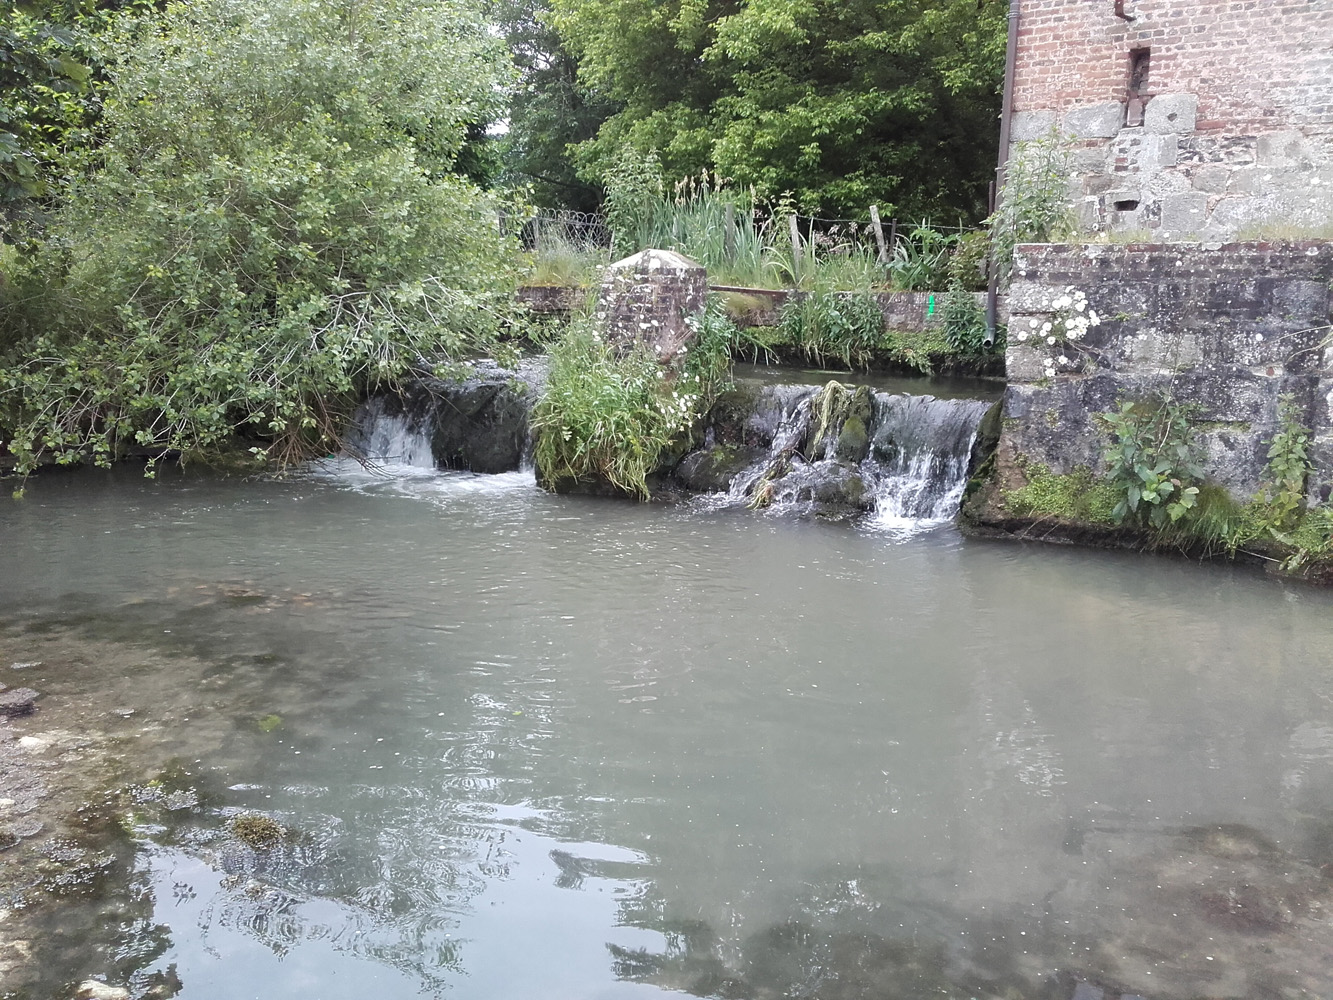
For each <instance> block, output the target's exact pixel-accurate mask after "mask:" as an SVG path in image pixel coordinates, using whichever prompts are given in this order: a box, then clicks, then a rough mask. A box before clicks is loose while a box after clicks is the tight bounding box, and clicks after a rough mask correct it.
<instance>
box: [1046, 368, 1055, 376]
mask: <svg viewBox="0 0 1333 1000" xmlns="http://www.w3.org/2000/svg"><path fill="white" fill-rule="evenodd" d="M1046 377H1047V378H1055V369H1054V368H1047V369H1046Z"/></svg>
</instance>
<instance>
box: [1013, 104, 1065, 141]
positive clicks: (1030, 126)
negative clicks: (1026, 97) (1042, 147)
mask: <svg viewBox="0 0 1333 1000" xmlns="http://www.w3.org/2000/svg"><path fill="white" fill-rule="evenodd" d="M1053 128H1055V112H1054V111H1015V112H1014V115H1013V117H1012V118H1010V119H1009V138H1010V140H1011V141H1013V142H1030V141H1031V140H1033V139H1040V138H1042V137H1044V136H1045V135H1047V134H1048V133H1049V132H1050V131H1051V129H1053Z"/></svg>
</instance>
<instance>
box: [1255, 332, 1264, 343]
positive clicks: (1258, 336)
mask: <svg viewBox="0 0 1333 1000" xmlns="http://www.w3.org/2000/svg"><path fill="white" fill-rule="evenodd" d="M1263 339H1264V335H1263V334H1262V333H1256V334H1255V335H1254V342H1255V343H1256V344H1258V343H1261V342H1262V341H1263Z"/></svg>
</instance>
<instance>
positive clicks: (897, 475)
mask: <svg viewBox="0 0 1333 1000" xmlns="http://www.w3.org/2000/svg"><path fill="white" fill-rule="evenodd" d="M851 391H852V390H850V388H849V387H846V386H841V385H838V384H836V383H832V384H830V385H829V386H826V387H824V388H823V389H817V388H815V387H812V386H791V385H771V386H766V387H764V388H763V389H762V390H761V391H760V392H759V393H758V396H757V397H756V398H755V400H754V403H753V410H752V412H751V413H750V415H749V416H748V418H747V419H746V421H745V427H744V431H743V437H744V441H745V443H746V444H757V445H759V446H760V447H762V448H763V449H764V451H763V454H762V455H761V456H760V457H759V458H758V460H757V461H752V462H750V464H748V465H747V466H746V467H745V468H743V469H742V470H740V471H739V472H738V473H737V474H736V475H735V476H734V477H733V478H732V479H731V481H730V485H729V488H728V489H727V491H726V493H725V494H724V496H725V502H727V503H729V504H736V503H747V504H749V505H751V506H768V505H770V504H771V505H774V506H777V507H781V508H796V509H801V510H809V511H813V512H814V513H817V514H820V515H822V516H834V517H846V516H848V515H849V514H853V513H857V512H865V513H868V514H869V515H870V516H869V518H868V519H867V523H868V524H869V526H871V527H874V528H881V529H885V530H889V531H892V532H894V533H897V534H904V533H906V534H911V533H914V532H916V531H918V530H922V529H928V528H931V527H934V526H935V525H937V524H940V523H943V522H946V521H949V520H952V519H953V518H954V517H955V516H956V515H957V513H958V507H959V504H960V503H961V501H962V498H963V492H964V490H965V488H966V485H967V476H968V473H969V471H970V468H969V466H970V464H971V459H972V451H973V446H974V444H975V442H976V438H977V431H978V428H979V426H980V424H981V422H982V419H983V418H984V417H985V415H986V413H987V411H988V410H989V409H990V407H991V406H992V405H993V404H992V403H991V402H989V401H986V400H977V399H937V398H935V397H933V396H925V395H920V396H917V395H897V394H889V393H882V392H881V393H874V394H873V396H868V397H867V396H863V397H861V398H862V401H863V403H862V405H863V407H864V406H866V405H867V401H868V410H867V409H863V410H862V413H863V415H864V416H865V417H866V419H865V420H864V423H865V424H868V426H866V427H864V428H863V432H864V436H863V437H862V439H861V444H860V446H859V448H858V447H857V446H855V445H852V446H850V447H849V446H848V444H847V443H846V441H845V435H842V434H840V430H841V428H842V427H843V426H844V425H845V423H846V415H845V414H844V415H842V416H841V417H838V418H834V422H833V425H832V426H825V425H827V424H828V423H829V420H830V416H829V413H830V404H831V403H832V402H833V401H834V399H833V398H831V397H829V396H826V395H822V394H827V393H835V394H840V395H839V396H838V397H837V398H841V399H842V400H843V402H844V403H845V402H847V401H848V400H849V399H850V396H851ZM834 408H835V409H836V407H834ZM817 424H818V425H819V427H820V429H819V430H817V429H816V425H817ZM816 439H818V440H816ZM715 446H716V442H710V447H715Z"/></svg>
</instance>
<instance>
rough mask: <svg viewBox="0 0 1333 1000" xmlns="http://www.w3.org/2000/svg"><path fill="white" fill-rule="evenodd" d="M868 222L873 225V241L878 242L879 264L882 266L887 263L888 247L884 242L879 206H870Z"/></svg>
mask: <svg viewBox="0 0 1333 1000" xmlns="http://www.w3.org/2000/svg"><path fill="white" fill-rule="evenodd" d="M870 223H871V225H873V226H874V227H875V242H876V243H877V244H879V265H880V267H884V266H885V265H887V264H888V263H889V248H888V247H887V246H886V245H885V243H884V223H883V222H881V221H880V218H879V206H878V205H871V206H870Z"/></svg>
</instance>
